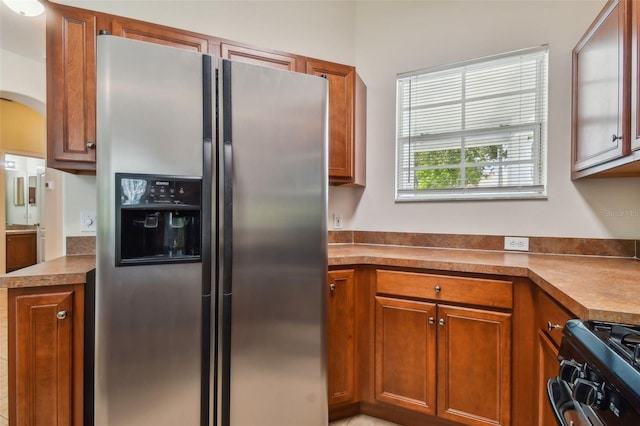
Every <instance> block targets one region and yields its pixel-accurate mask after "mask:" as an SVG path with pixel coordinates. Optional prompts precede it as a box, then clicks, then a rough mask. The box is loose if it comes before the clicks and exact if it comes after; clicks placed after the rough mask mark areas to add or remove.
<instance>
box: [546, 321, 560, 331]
mask: <svg viewBox="0 0 640 426" xmlns="http://www.w3.org/2000/svg"><path fill="white" fill-rule="evenodd" d="M557 328H562V326H561V325H560V324H553V323H552V322H551V321H547V329H548V330H549V331H553V330H555V329H557Z"/></svg>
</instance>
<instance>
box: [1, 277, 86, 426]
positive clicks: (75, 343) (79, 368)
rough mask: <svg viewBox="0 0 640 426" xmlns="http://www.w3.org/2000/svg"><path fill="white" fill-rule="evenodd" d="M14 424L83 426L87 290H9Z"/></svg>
mask: <svg viewBox="0 0 640 426" xmlns="http://www.w3.org/2000/svg"><path fill="white" fill-rule="evenodd" d="M8 316H9V319H8V323H9V324H11V325H12V326H11V327H9V330H8V331H9V340H8V347H9V352H8V358H9V419H10V420H11V424H12V425H18V426H21V425H25V426H26V425H29V426H67V425H69V426H70V425H76V426H81V425H82V424H83V390H84V389H83V353H84V351H83V349H84V326H83V324H84V287H83V285H61V286H56V287H45V288H11V289H9V290H8Z"/></svg>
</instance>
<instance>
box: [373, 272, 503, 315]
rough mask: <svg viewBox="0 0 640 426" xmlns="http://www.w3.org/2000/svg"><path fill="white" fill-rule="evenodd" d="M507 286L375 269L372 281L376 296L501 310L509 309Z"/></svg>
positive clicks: (485, 280) (498, 282)
mask: <svg viewBox="0 0 640 426" xmlns="http://www.w3.org/2000/svg"><path fill="white" fill-rule="evenodd" d="M511 287H512V283H511V282H510V281H500V280H489V279H485V278H468V277H455V276H449V275H437V274H421V273H415V272H402V271H385V270H378V271H377V279H376V291H377V292H378V293H384V294H393V295H395V296H406V297H417V298H421V299H432V300H436V301H438V302H443V301H446V302H456V303H468V304H471V305H483V306H491V307H501V308H511V307H512V306H513V292H512V289H511Z"/></svg>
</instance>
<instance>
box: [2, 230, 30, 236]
mask: <svg viewBox="0 0 640 426" xmlns="http://www.w3.org/2000/svg"><path fill="white" fill-rule="evenodd" d="M4 232H5V234H7V235H12V234H35V233H36V232H38V231H36V230H35V229H7V230H6V231H4Z"/></svg>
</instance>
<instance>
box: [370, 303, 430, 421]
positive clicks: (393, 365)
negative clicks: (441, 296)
mask: <svg viewBox="0 0 640 426" xmlns="http://www.w3.org/2000/svg"><path fill="white" fill-rule="evenodd" d="M375 299H376V327H375V330H376V331H375V334H376V348H375V353H376V356H375V394H376V399H377V400H378V401H380V402H386V403H390V404H393V405H396V406H399V407H404V408H408V409H411V410H414V411H419V412H422V413H425V414H436V329H435V323H434V318H435V316H436V305H435V304H433V303H425V302H414V301H408V300H402V299H395V298H390V297H379V296H376V298H375Z"/></svg>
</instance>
